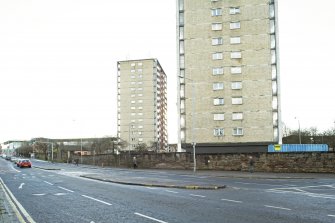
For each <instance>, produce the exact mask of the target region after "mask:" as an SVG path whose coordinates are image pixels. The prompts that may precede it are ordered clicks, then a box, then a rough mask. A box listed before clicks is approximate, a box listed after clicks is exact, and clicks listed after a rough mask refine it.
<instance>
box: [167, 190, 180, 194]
mask: <svg viewBox="0 0 335 223" xmlns="http://www.w3.org/2000/svg"><path fill="white" fill-rule="evenodd" d="M165 191H166V192H169V193H174V194H178V193H179V192H177V191H172V190H165Z"/></svg>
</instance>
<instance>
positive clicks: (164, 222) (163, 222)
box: [134, 212, 167, 223]
mask: <svg viewBox="0 0 335 223" xmlns="http://www.w3.org/2000/svg"><path fill="white" fill-rule="evenodd" d="M134 214H136V215H138V216H141V217H143V218H147V219H150V220H153V221H156V222H160V223H167V222H166V221H162V220H158V219H156V218H152V217H149V216H146V215H144V214H140V213H137V212H135V213H134Z"/></svg>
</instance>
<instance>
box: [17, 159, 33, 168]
mask: <svg viewBox="0 0 335 223" xmlns="http://www.w3.org/2000/svg"><path fill="white" fill-rule="evenodd" d="M17 166H18V167H20V168H23V167H29V168H31V162H30V160H20V161H19V162H18V163H17Z"/></svg>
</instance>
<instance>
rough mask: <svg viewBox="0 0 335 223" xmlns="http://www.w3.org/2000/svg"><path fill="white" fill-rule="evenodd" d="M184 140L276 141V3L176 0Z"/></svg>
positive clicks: (278, 133)
mask: <svg viewBox="0 0 335 223" xmlns="http://www.w3.org/2000/svg"><path fill="white" fill-rule="evenodd" d="M177 21H178V32H177V39H178V60H179V63H178V77H179V78H178V106H179V107H178V110H179V133H180V134H179V142H180V143H181V144H191V143H192V142H196V143H197V145H199V143H200V144H201V143H203V144H207V145H209V144H210V143H213V144H216V146H217V145H218V144H221V145H224V144H227V143H229V144H230V145H232V144H236V145H239V144H244V145H247V144H255V143H262V144H264V145H265V144H267V143H278V142H280V141H281V131H280V123H281V121H280V94H279V93H280V89H279V66H278V63H279V58H278V30H277V28H278V27H277V1H275V0H241V1H237V0H236V1H228V0H197V1H194V0H178V13H177Z"/></svg>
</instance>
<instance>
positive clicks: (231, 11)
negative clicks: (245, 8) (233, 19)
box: [229, 7, 240, 15]
mask: <svg viewBox="0 0 335 223" xmlns="http://www.w3.org/2000/svg"><path fill="white" fill-rule="evenodd" d="M229 14H230V15H235V14H240V8H239V7H231V8H229Z"/></svg>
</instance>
